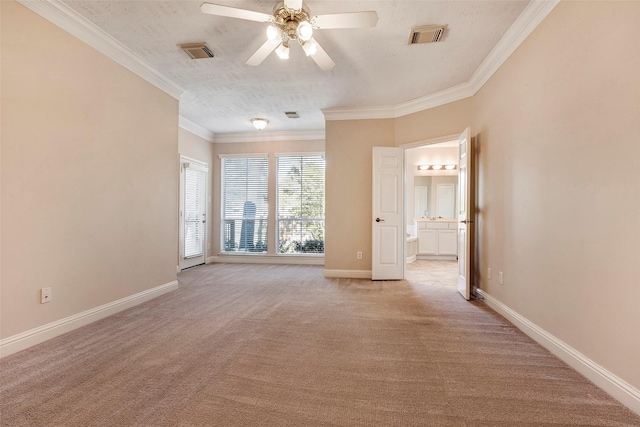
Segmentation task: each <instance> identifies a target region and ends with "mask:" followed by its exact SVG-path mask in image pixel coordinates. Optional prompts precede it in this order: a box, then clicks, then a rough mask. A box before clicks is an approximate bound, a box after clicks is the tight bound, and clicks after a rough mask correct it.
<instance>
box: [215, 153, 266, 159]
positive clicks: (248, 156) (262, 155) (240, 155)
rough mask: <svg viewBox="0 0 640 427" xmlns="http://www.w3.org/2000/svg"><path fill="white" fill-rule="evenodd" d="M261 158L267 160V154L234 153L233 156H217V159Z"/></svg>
mask: <svg viewBox="0 0 640 427" xmlns="http://www.w3.org/2000/svg"><path fill="white" fill-rule="evenodd" d="M254 157H255V158H261V159H268V158H269V153H235V154H218V158H219V159H243V158H254Z"/></svg>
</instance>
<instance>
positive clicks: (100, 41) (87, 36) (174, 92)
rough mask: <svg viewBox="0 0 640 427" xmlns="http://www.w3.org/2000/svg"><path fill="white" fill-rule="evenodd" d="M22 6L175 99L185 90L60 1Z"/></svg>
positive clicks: (27, 0)
mask: <svg viewBox="0 0 640 427" xmlns="http://www.w3.org/2000/svg"><path fill="white" fill-rule="evenodd" d="M17 1H18V3H20V4H21V5H23V6H24V7H26V8H28V9H30V10H31V11H33V12H35V13H37V14H38V15H40V16H41V17H43V18H44V19H46V20H47V21H49V22H51V23H53V24H55V25H57V26H58V27H60V28H61V29H63V30H65V31H66V32H68V33H69V34H71V35H72V36H74V37H76V38H78V39H80V40H81V41H83V42H85V43H86V44H88V45H89V46H91V47H92V48H94V49H96V50H97V51H98V52H100V53H102V54H104V55H106V56H107V57H109V58H110V59H112V60H114V61H115V62H117V63H118V64H120V65H122V66H123V67H125V68H126V69H128V70H129V71H131V72H132V73H134V74H136V75H138V76H139V77H141V78H143V79H144V80H146V81H147V82H149V83H151V84H152V85H154V86H155V87H157V88H158V89H160V90H162V91H163V92H165V93H167V94H168V95H170V96H172V97H173V98H175V99H178V100H179V99H180V95H182V93H183V92H184V89H183V88H181V87H180V86H178V85H177V84H176V83H174V82H172V81H171V80H169V79H167V78H166V77H164V76H163V75H162V74H160V73H159V72H158V71H156V70H155V69H153V68H152V67H151V66H150V65H149V64H148V63H146V62H145V61H143V60H142V59H141V58H139V57H138V56H137V55H135V54H134V53H133V52H132V51H131V50H129V49H128V48H127V47H125V46H124V45H123V44H122V43H120V42H119V41H117V40H116V39H114V38H113V37H111V36H110V35H109V34H107V33H106V32H104V31H102V30H101V29H100V28H98V27H97V26H96V25H95V24H93V23H92V22H91V21H89V20H88V19H86V18H85V17H83V16H82V15H80V14H79V13H78V12H76V11H75V10H73V9H72V8H70V7H69V6H67V5H66V4H64V3H62V2H61V1H59V0H17Z"/></svg>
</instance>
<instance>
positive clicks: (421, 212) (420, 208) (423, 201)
mask: <svg viewBox="0 0 640 427" xmlns="http://www.w3.org/2000/svg"><path fill="white" fill-rule="evenodd" d="M414 203H415V215H414V217H415V218H422V217H427V216H429V186H428V185H416V186H414Z"/></svg>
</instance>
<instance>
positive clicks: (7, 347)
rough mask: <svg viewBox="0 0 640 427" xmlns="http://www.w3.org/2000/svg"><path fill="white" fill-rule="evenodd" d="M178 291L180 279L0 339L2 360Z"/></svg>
mask: <svg viewBox="0 0 640 427" xmlns="http://www.w3.org/2000/svg"><path fill="white" fill-rule="evenodd" d="M176 289H178V282H177V281H176V280H174V281H172V282H169V283H166V284H164V285H160V286H157V287H155V288H152V289H148V290H146V291H142V292H138V293H137V294H134V295H130V296H128V297H126V298H122V299H119V300H117V301H113V302H110V303H108V304H104V305H101V306H99V307H95V308H92V309H91V310H87V311H83V312H82V313H78V314H74V315H73V316H69V317H65V318H64V319H60V320H56V321H55V322H51V323H48V324H46V325H42V326H39V327H37V328H34V329H31V330H28V331H26V332H22V333H20V334H17V335H13V336H10V337H8V338H5V339H2V340H0V358H2V357H5V356H8V355H10V354H13V353H17V352H19V351H21V350H24V349H27V348H29V347H32V346H34V345H36V344H40V343H42V342H45V341H47V340H50V339H51V338H55V337H57V336H59V335H62V334H65V333H67V332H70V331H72V330H74V329H77V328H80V327H82V326H85V325H88V324H89V323H93V322H95V321H97V320H100V319H103V318H105V317H107V316H111V315H112V314H115V313H118V312H119V311H122V310H125V309H127V308H131V307H133V306H136V305H138V304H142V303H143V302H146V301H149V300H151V299H153V298H156V297H159V296H160V295H162V294H166V293H167V292H171V291H173V290H176Z"/></svg>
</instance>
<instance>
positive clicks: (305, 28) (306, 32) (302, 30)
mask: <svg viewBox="0 0 640 427" xmlns="http://www.w3.org/2000/svg"><path fill="white" fill-rule="evenodd" d="M296 34H297V35H298V38H299V39H300V40H302V41H303V42H306V41H309V40H311V37H313V27H312V26H311V24H310V23H309V21H302V22H300V23H299V24H298V28H297V29H296Z"/></svg>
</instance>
